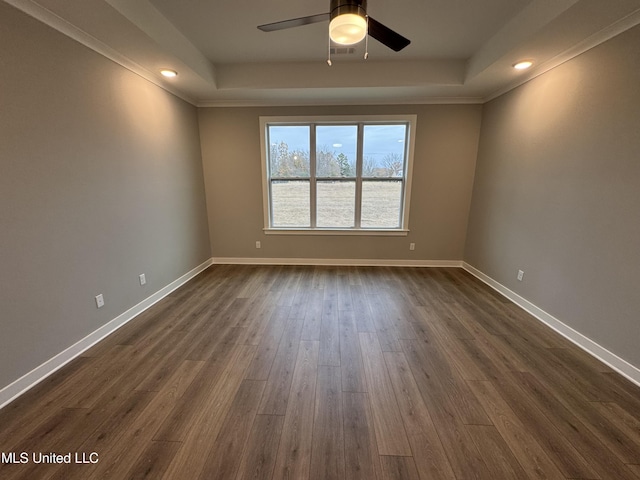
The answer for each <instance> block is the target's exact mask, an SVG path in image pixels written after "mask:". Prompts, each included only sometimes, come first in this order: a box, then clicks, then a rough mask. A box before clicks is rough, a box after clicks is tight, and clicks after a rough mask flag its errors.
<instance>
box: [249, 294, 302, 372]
mask: <svg viewBox="0 0 640 480" xmlns="http://www.w3.org/2000/svg"><path fill="white" fill-rule="evenodd" d="M290 310H291V308H290V307H277V308H276V309H275V310H274V312H273V314H272V315H271V318H270V319H269V324H268V326H267V328H266V329H265V331H264V334H263V335H262V338H261V340H260V343H259V344H258V348H257V349H256V354H255V355H254V357H253V361H252V362H251V365H249V368H248V369H247V373H246V375H245V378H247V379H249V380H266V379H267V378H268V377H269V372H270V371H271V365H272V364H273V360H274V359H275V357H276V353H277V351H278V345H279V344H280V340H281V339H282V334H283V333H284V329H285V326H286V325H287V319H288V317H289V312H290Z"/></svg>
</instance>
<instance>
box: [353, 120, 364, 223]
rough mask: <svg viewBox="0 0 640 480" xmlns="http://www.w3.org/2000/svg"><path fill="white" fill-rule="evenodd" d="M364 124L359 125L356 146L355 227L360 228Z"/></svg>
mask: <svg viewBox="0 0 640 480" xmlns="http://www.w3.org/2000/svg"><path fill="white" fill-rule="evenodd" d="M363 125H364V124H363V123H358V143H357V144H356V198H355V199H354V201H355V202H356V208H355V217H356V218H355V219H354V227H355V228H360V226H361V223H362V222H361V219H362V164H363V148H362V147H363V145H364V126H363Z"/></svg>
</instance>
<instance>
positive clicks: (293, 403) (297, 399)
mask: <svg viewBox="0 0 640 480" xmlns="http://www.w3.org/2000/svg"><path fill="white" fill-rule="evenodd" d="M319 351H320V343H319V342H309V341H306V340H303V341H301V342H300V348H299V350H298V356H297V359H296V365H295V371H294V373H293V381H292V383H291V399H290V401H289V402H288V405H287V412H286V414H285V417H284V426H283V430H282V436H281V438H280V446H279V448H278V455H277V457H276V464H275V468H274V474H273V478H274V479H276V478H277V479H280V478H284V479H294V478H296V479H297V478H300V479H303V478H304V479H306V478H309V473H310V468H311V443H312V435H313V418H314V412H315V394H316V379H317V373H318V356H319Z"/></svg>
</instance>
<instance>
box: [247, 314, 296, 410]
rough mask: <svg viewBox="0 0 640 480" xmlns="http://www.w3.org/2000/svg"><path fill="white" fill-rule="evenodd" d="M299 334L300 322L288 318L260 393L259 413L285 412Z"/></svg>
mask: <svg viewBox="0 0 640 480" xmlns="http://www.w3.org/2000/svg"><path fill="white" fill-rule="evenodd" d="M301 334H302V322H301V321H299V320H296V319H294V318H292V319H289V320H288V322H287V326H286V327H285V332H284V333H283V335H282V339H281V340H280V345H279V346H278V351H277V352H276V357H275V359H274V361H273V364H272V365H271V370H270V371H269V377H268V378H267V384H266V386H265V389H264V393H263V394H262V401H261V402H260V408H259V409H258V413H259V414H260V415H284V414H285V413H286V411H287V402H288V401H289V392H290V390H291V381H292V379H293V374H294V368H295V363H296V358H297V357H298V348H299V346H300V335H301Z"/></svg>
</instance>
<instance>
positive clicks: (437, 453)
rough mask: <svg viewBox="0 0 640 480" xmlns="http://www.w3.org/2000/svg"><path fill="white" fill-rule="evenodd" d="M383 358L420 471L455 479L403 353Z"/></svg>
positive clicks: (386, 355)
mask: <svg viewBox="0 0 640 480" xmlns="http://www.w3.org/2000/svg"><path fill="white" fill-rule="evenodd" d="M384 359H385V363H386V365H387V368H388V370H389V376H390V378H391V383H392V384H393V388H394V391H395V394H396V399H397V401H398V406H399V407H400V414H401V415H402V419H403V421H404V425H405V430H406V431H407V435H408V437H409V443H410V444H411V451H412V453H413V457H414V458H415V463H416V466H417V469H418V471H419V472H420V475H421V476H422V477H423V478H438V479H450V480H455V475H454V473H453V470H452V469H451V465H450V464H449V460H448V459H447V455H446V453H445V451H444V448H443V446H442V442H441V441H440V437H439V436H438V433H437V431H436V427H435V424H434V423H433V420H432V418H431V414H430V413H429V410H428V409H427V406H426V405H425V403H424V400H423V398H422V396H421V394H420V390H419V389H418V385H417V384H416V381H415V379H414V377H413V374H412V373H411V367H409V363H408V362H407V360H406V358H405V356H404V354H403V353H402V352H385V353H384Z"/></svg>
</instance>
